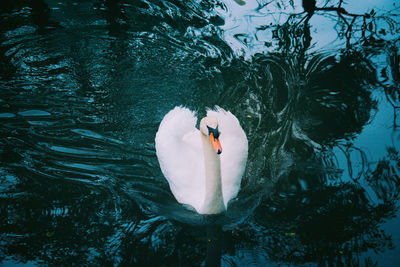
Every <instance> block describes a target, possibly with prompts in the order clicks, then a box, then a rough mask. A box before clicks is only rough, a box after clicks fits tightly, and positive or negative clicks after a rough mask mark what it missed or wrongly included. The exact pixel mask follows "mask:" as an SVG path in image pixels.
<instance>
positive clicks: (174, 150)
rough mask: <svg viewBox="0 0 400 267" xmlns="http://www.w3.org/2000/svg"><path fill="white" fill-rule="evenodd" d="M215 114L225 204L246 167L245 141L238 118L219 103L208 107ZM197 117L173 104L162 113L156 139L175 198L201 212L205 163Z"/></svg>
mask: <svg viewBox="0 0 400 267" xmlns="http://www.w3.org/2000/svg"><path fill="white" fill-rule="evenodd" d="M207 116H213V117H215V118H217V120H218V124H219V131H220V132H221V135H220V138H219V139H220V142H221V146H222V149H223V152H222V154H221V155H220V161H221V181H222V195H223V200H224V205H225V207H227V205H228V201H229V200H231V199H232V198H234V197H236V195H237V193H238V192H239V189H240V182H241V179H242V176H243V173H244V170H245V167H246V161H247V150H248V143H247V138H246V134H245V132H244V131H243V129H242V128H241V127H240V124H239V121H238V119H237V118H236V117H235V116H234V115H233V114H232V113H231V112H228V111H225V110H223V109H222V108H220V107H216V109H215V110H207ZM196 122H197V118H196V115H195V113H194V112H192V111H190V110H189V109H187V108H183V107H175V108H174V109H173V110H171V111H170V112H168V113H167V115H165V117H164V119H163V120H162V122H161V124H160V127H159V129H158V132H157V135H156V139H155V143H156V152H157V157H158V160H159V163H160V167H161V171H162V173H163V174H164V176H165V178H166V179H167V181H168V183H169V185H170V189H171V191H172V193H173V195H174V196H175V198H176V200H177V201H178V202H180V203H183V204H188V205H191V206H193V207H194V208H195V209H196V211H197V212H199V213H201V211H202V206H203V203H204V198H205V163H204V153H203V145H202V141H201V133H200V131H199V130H198V129H196Z"/></svg>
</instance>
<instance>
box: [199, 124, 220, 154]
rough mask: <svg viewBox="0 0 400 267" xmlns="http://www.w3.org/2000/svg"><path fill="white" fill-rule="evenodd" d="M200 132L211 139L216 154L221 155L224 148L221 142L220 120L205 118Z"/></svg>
mask: <svg viewBox="0 0 400 267" xmlns="http://www.w3.org/2000/svg"><path fill="white" fill-rule="evenodd" d="M200 132H201V133H202V134H204V135H205V136H208V137H209V138H210V141H211V144H212V146H213V149H214V151H215V153H217V154H221V153H222V147H221V143H220V142H219V135H220V132H219V130H218V120H217V119H216V118H214V117H204V118H203V119H202V120H201V121H200Z"/></svg>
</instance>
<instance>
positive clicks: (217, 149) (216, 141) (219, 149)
mask: <svg viewBox="0 0 400 267" xmlns="http://www.w3.org/2000/svg"><path fill="white" fill-rule="evenodd" d="M210 140H211V144H212V146H213V148H214V151H215V153H217V154H221V153H222V147H221V143H220V142H219V139H218V138H214V134H213V133H210Z"/></svg>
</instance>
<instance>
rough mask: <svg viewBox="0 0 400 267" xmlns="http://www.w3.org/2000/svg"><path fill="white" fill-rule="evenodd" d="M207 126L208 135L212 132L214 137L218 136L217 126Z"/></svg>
mask: <svg viewBox="0 0 400 267" xmlns="http://www.w3.org/2000/svg"><path fill="white" fill-rule="evenodd" d="M207 128H208V135H210V134H213V136H214V138H218V137H219V131H218V126H217V127H216V128H211V127H210V126H207Z"/></svg>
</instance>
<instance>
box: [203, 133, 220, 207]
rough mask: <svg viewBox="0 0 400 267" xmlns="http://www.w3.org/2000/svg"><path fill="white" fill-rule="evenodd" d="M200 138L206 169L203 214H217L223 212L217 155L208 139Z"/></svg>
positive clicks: (205, 137)
mask: <svg viewBox="0 0 400 267" xmlns="http://www.w3.org/2000/svg"><path fill="white" fill-rule="evenodd" d="M201 136H202V141H203V151H204V163H205V168H206V183H205V184H206V191H205V199H204V204H203V212H202V213H203V214H218V213H221V212H224V211H225V205H224V199H223V196H222V182H221V163H220V159H219V155H218V154H217V153H215V151H214V149H213V148H212V144H211V141H210V139H209V138H208V137H207V136H205V135H204V134H202V135H201Z"/></svg>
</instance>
